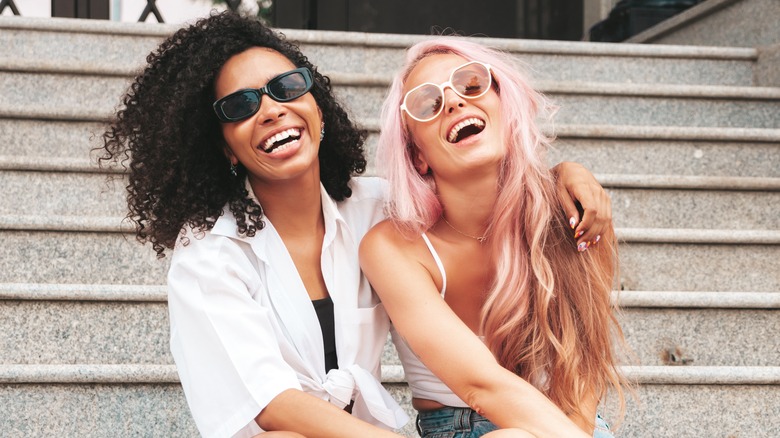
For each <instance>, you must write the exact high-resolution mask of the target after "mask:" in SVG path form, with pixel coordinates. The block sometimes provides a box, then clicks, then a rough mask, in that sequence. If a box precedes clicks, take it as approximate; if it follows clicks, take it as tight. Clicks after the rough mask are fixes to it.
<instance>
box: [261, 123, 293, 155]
mask: <svg viewBox="0 0 780 438" xmlns="http://www.w3.org/2000/svg"><path fill="white" fill-rule="evenodd" d="M300 138H301V129H300V128H290V129H287V130H284V131H282V132H277V133H276V134H274V135H272V136H271V137H269V138H268V139H267V140H266V141H265V142H263V143H262V144H261V145H260V147H261V148H262V149H263V151H264V152H266V153H269V154H270V153H271V152H276V151H281V150H284V149H286V148H287V146H288V145H289V144H290V143H292V142H294V141H296V140H299V139H300Z"/></svg>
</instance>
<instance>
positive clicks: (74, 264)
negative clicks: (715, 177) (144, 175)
mask: <svg viewBox="0 0 780 438" xmlns="http://www.w3.org/2000/svg"><path fill="white" fill-rule="evenodd" d="M120 224H121V220H120V219H119V218H88V219H83V218H69V217H59V218H58V217H53V218H46V219H40V218H38V217H14V216H8V215H3V216H0V241H3V242H4V243H5V244H4V245H2V246H0V282H2V283H107V282H108V283H117V284H163V283H164V282H165V272H167V267H168V260H169V258H168V257H166V258H164V259H162V260H157V259H156V258H155V254H154V252H153V251H152V250H151V246H149V245H146V246H141V245H139V244H138V243H137V242H136V241H135V240H134V238H133V237H132V235H128V234H122V233H120V231H123V230H124V231H128V230H129V229H130V228H129V225H120ZM36 230H37V231H36ZM55 230H59V231H55ZM618 236H619V237H620V239H621V240H622V241H623V242H624V243H623V245H621V249H620V260H621V270H620V273H621V285H622V287H623V289H629V290H711V291H737V292H738V291H759V292H766V291H774V290H780V272H778V270H777V260H778V258H780V231H772V230H769V231H767V230H685V229H682V230H680V229H633V228H623V229H618Z"/></svg>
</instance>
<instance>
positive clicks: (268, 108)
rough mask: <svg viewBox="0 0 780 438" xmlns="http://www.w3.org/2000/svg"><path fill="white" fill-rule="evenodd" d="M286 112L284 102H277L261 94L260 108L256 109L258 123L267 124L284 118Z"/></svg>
mask: <svg viewBox="0 0 780 438" xmlns="http://www.w3.org/2000/svg"><path fill="white" fill-rule="evenodd" d="M286 114H287V108H286V107H285V106H284V104H282V103H280V102H277V101H275V100H273V99H272V98H271V96H268V95H263V96H262V98H261V99H260V108H258V110H257V120H258V123H261V124H263V125H267V124H270V123H274V122H276V121H277V120H279V119H281V118H284V116H285V115H286Z"/></svg>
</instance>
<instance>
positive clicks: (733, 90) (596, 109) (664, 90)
mask: <svg viewBox="0 0 780 438" xmlns="http://www.w3.org/2000/svg"><path fill="white" fill-rule="evenodd" d="M332 80H333V84H334V86H335V87H334V89H335V93H336V95H337V97H339V98H340V99H341V100H342V101H343V102H344V103H345V105H346V106H347V108H348V109H349V110H350V113H351V114H353V115H360V116H361V117H367V118H377V117H378V116H379V111H380V102H382V101H383V99H384V96H385V92H386V88H387V85H388V83H387V81H386V78H382V77H379V76H374V75H357V74H338V75H335V74H334V75H332ZM128 85H129V78H124V77H113V76H102V75H94V74H90V75H78V76H73V75H66V74H51V73H24V72H0V86H1V87H3V88H4V89H10V90H19V92H18V93H13V94H3V95H0V116H2V117H10V116H15V117H34V116H35V115H36V114H44V115H45V116H46V117H47V118H48V117H68V118H72V119H74V120H83V121H90V120H95V119H103V118H107V117H110V116H111V114H112V113H113V110H114V108H115V107H117V105H118V104H119V102H120V97H121V96H122V94H124V92H125V90H126V89H127V87H128ZM538 85H539V88H540V89H541V90H542V91H543V92H545V93H546V94H547V95H549V96H550V98H551V99H552V100H553V101H554V102H555V103H556V104H557V105H558V106H560V111H559V112H558V114H557V115H556V121H557V122H558V123H566V124H613V125H652V126H713V127H718V126H719V127H742V128H771V129H774V128H780V125H779V123H780V122H778V120H780V105H778V104H777V101H778V99H780V88H771V87H728V86H702V85H669V84H606V83H595V82H540V83H539V84H538ZM22 96H23V97H22Z"/></svg>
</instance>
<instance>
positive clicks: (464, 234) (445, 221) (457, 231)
mask: <svg viewBox="0 0 780 438" xmlns="http://www.w3.org/2000/svg"><path fill="white" fill-rule="evenodd" d="M441 218H442V220H443V221H444V223H445V224H447V225H449V226H450V228H452V229H453V231H455V232H456V233H458V234H460V235H461V236H466V237H469V238H472V239H474V240H476V241H477V242H479V243H480V244H482V243H485V240H487V238H488V236H487V234H485V235H484V236H472V235H471V234H466V233H464V232H463V231H460V230H459V229H457V228H455V227H454V226H452V224H451V223H450V222H449V221H448V220H447V218H446V217H444V215H442V217H441Z"/></svg>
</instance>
